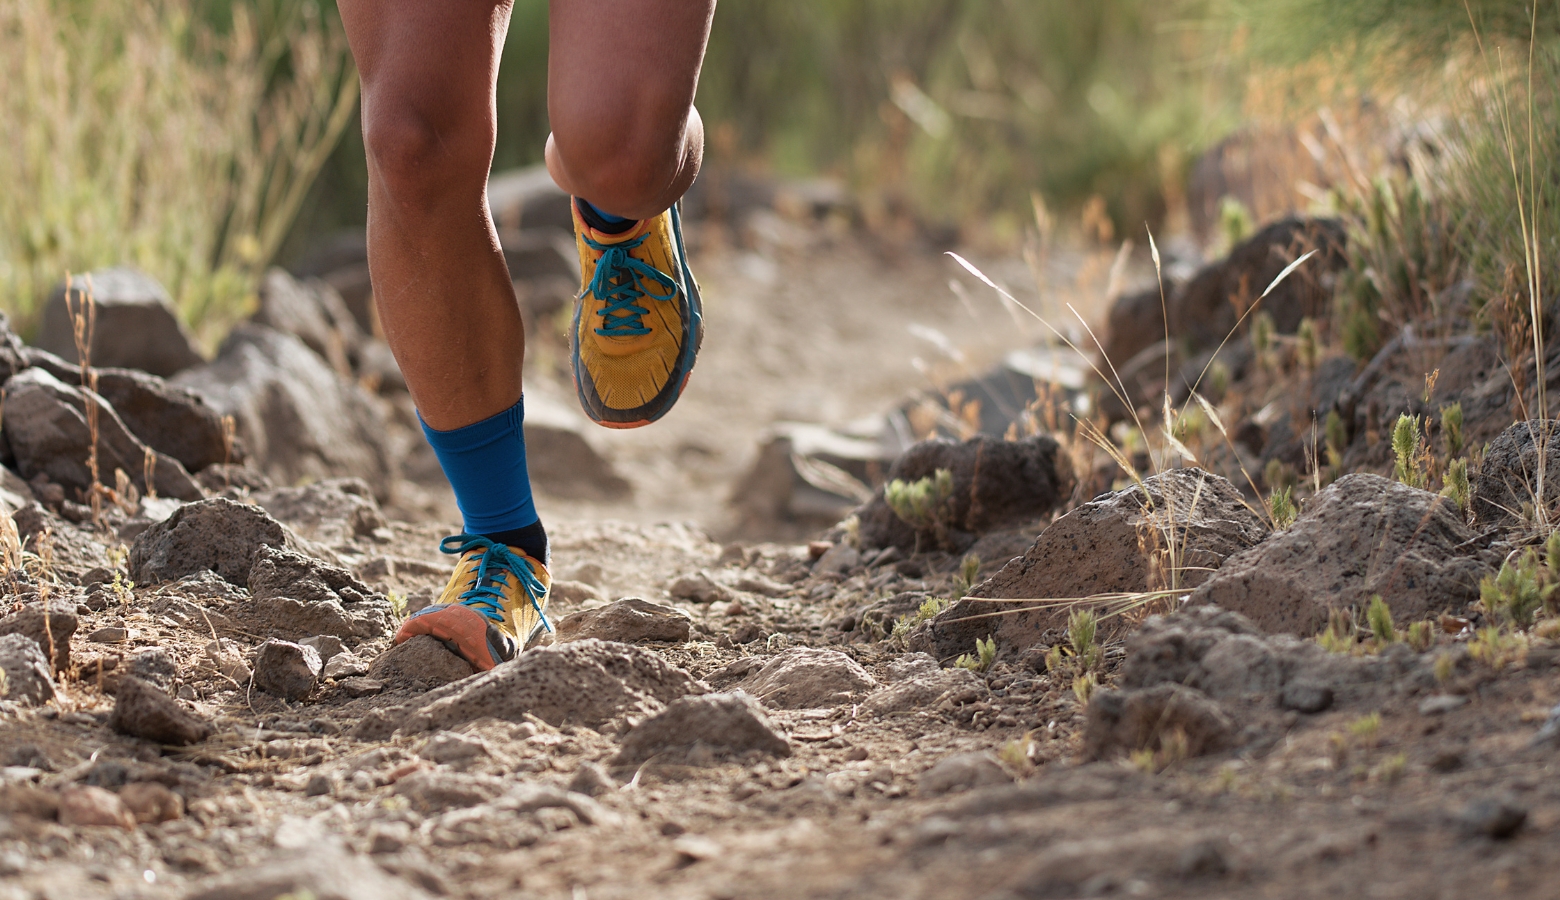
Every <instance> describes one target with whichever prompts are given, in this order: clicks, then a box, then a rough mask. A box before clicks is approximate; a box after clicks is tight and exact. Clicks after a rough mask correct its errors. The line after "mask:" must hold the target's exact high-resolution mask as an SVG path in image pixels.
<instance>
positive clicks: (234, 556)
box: [129, 497, 304, 587]
mask: <svg viewBox="0 0 1560 900" xmlns="http://www.w3.org/2000/svg"><path fill="white" fill-rule="evenodd" d="M261 547H274V548H277V549H286V550H303V549H304V545H303V544H302V542H300V541H299V539H298V537H297V536H296V535H294V534H293V533H292V532H291V531H290V530H289V529H288V528H286V527H285V526H284V525H282V523H280V522H278V521H276V520H275V519H273V518H271V517H270V516H269V515H266V512H265V510H263V509H261V508H260V507H258V506H250V505H248V504H244V503H235V502H234V501H232V500H228V499H226V498H223V497H214V498H212V499H210V500H202V501H200V502H198V503H191V504H189V505H187V506H183V507H180V508H179V510H178V511H177V512H175V513H174V514H173V515H171V516H169V517H168V518H167V519H164V520H163V521H161V522H158V523H157V524H155V525H153V526H151V527H150V528H148V529H146V530H145V531H143V532H141V534H140V536H138V537H137V538H136V539H135V543H134V544H132V545H131V546H130V561H129V568H130V577H131V578H132V579H134V580H135V582H136V583H137V584H141V585H150V584H160V583H162V582H165V581H177V580H178V579H180V578H183V577H184V576H186V575H194V574H196V573H198V572H200V571H202V570H204V569H210V570H211V571H213V572H215V573H217V574H218V575H219V576H221V577H222V579H223V580H224V581H227V582H228V583H229V584H234V585H237V586H239V587H247V586H248V585H249V570H250V569H251V568H252V566H253V563H254V556H255V553H256V551H258V550H259V549H260V548H261Z"/></svg>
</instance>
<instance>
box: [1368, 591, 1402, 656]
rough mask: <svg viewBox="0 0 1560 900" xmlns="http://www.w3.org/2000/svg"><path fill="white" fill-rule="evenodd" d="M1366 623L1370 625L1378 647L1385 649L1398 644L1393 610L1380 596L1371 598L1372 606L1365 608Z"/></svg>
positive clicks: (1371, 633)
mask: <svg viewBox="0 0 1560 900" xmlns="http://www.w3.org/2000/svg"><path fill="white" fill-rule="evenodd" d="M1365 621H1366V622H1367V623H1369V624H1370V636H1371V637H1372V638H1374V639H1375V641H1376V646H1378V647H1385V646H1386V645H1388V644H1393V643H1396V642H1397V638H1398V635H1397V628H1396V627H1394V625H1393V624H1392V608H1391V607H1389V606H1387V601H1385V600H1383V599H1381V595H1380V594H1374V595H1372V596H1371V598H1370V605H1369V606H1367V607H1366V608H1365Z"/></svg>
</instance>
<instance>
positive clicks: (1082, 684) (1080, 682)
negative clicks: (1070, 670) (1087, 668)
mask: <svg viewBox="0 0 1560 900" xmlns="http://www.w3.org/2000/svg"><path fill="white" fill-rule="evenodd" d="M1099 686H1100V682H1099V679H1097V678H1095V677H1094V673H1093V672H1084V673H1083V674H1082V675H1079V676H1078V677H1077V678H1074V679H1073V683H1072V689H1073V696H1074V697H1077V698H1078V705H1079V706H1088V705H1089V698H1090V697H1093V696H1094V689H1095V688H1097V687H1099Z"/></svg>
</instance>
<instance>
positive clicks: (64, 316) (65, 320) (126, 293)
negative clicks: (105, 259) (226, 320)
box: [37, 268, 202, 377]
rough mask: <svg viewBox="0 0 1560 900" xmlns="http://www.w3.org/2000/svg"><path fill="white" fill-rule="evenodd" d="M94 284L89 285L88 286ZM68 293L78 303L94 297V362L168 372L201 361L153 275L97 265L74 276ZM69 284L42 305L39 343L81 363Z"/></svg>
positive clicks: (51, 351) (158, 373)
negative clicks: (68, 296)
mask: <svg viewBox="0 0 1560 900" xmlns="http://www.w3.org/2000/svg"><path fill="white" fill-rule="evenodd" d="M89 285H90V287H89ZM69 293H70V294H71V295H72V296H71V297H70V301H71V303H73V304H75V305H76V306H77V307H78V308H79V307H80V305H81V303H82V301H83V300H84V299H86V296H88V295H90V297H91V300H92V305H93V307H94V310H93V322H92V342H91V345H90V347H89V348H88V349H89V352H90V355H91V360H90V361H91V363H92V365H94V366H115V367H119V368H125V369H140V370H141V371H143V372H150V373H152V374H153V375H161V376H163V377H167V376H169V375H172V374H174V373H175V372H179V371H181V370H184V369H188V368H189V367H191V366H196V365H200V363H201V361H202V360H201V357H200V353H199V352H197V351H196V349H195V344H194V341H193V340H192V339H191V338H190V333H189V331H188V330H186V329H185V327H184V325H183V323H181V322H180V321H179V317H178V315H177V314H176V313H175V312H174V309H173V300H172V298H170V297H169V296H168V292H167V291H166V290H164V289H163V286H162V285H160V284H158V283H157V282H156V280H155V279H153V278H152V277H151V276H149V275H147V274H145V273H144V272H140V271H137V270H135V269H131V268H115V269H99V270H98V271H96V272H92V273H91V274H89V275H86V276H83V277H80V278H76V279H73V281H72V284H71V285H70V291H69ZM66 294H67V286H66V285H63V284H62V285H60V286H58V287H56V288H55V289H54V293H53V294H52V295H50V297H49V302H48V304H47V305H46V306H44V308H43V326H42V327H41V328H40V329H39V332H38V340H37V345H38V346H39V347H42V348H43V349H45V350H47V351H49V352H50V353H55V354H58V355H59V356H61V357H64V358H65V359H67V360H70V361H71V362H79V359H80V358H79V356H78V355H77V353H76V338H75V332H74V330H73V324H72V322H71V312H70V309H69V306H70V304H68V303H67V297H66Z"/></svg>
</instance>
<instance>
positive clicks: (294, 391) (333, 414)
mask: <svg viewBox="0 0 1560 900" xmlns="http://www.w3.org/2000/svg"><path fill="white" fill-rule="evenodd" d="M176 382H177V383H178V384H180V385H183V386H185V387H189V388H192V389H194V390H195V391H197V392H198V393H200V394H201V395H202V396H204V397H205V398H206V400H207V402H209V403H210V404H211V405H212V406H213V407H215V408H216V409H217V410H218V411H219V412H222V413H225V414H227V415H231V416H233V418H234V419H235V421H236V423H237V430H238V435H239V437H241V438H243V440H244V445H245V447H246V448H248V451H249V453H250V456H251V461H252V463H253V464H254V465H255V467H256V468H258V469H260V470H261V471H262V472H264V473H265V474H266V475H268V476H269V477H270V478H271V479H272V480H274V481H276V482H278V483H281V484H296V483H298V482H299V481H304V480H319V479H323V478H329V477H333V476H356V477H358V478H362V479H363V480H364V481H366V482H368V484H370V485H372V486H373V488H374V491H375V494H376V496H378V497H379V499H381V500H386V499H388V498H389V494H390V490H391V483H392V481H393V476H394V475H395V472H396V470H397V464H396V459H395V453H394V449H393V444H392V443H391V442H390V441H387V440H386V434H387V433H388V432H389V428H388V421H387V418H386V415H385V411H384V409H383V407H382V406H381V405H380V404H381V401H379V400H378V399H377V398H376V397H374V396H372V395H371V394H369V393H368V392H367V391H365V390H364V389H363V388H362V387H361V386H359V385H358V384H357V383H356V382H355V381H353V380H351V379H350V378H347V377H345V376H343V375H342V374H341V373H339V372H337V371H335V370H334V369H332V368H331V367H330V365H329V364H328V363H326V362H325V360H323V359H321V358H320V357H319V356H318V355H316V354H315V353H314V351H312V350H310V349H309V348H308V346H307V345H305V344H304V343H303V342H302V341H300V340H298V339H297V338H295V337H293V336H291V335H288V334H284V333H282V332H280V331H276V330H275V329H272V328H266V327H264V326H260V325H255V324H243V325H239V326H238V327H236V328H234V329H233V332H232V333H231V334H230V335H228V338H227V340H225V341H223V343H222V347H221V349H220V350H219V351H218V353H217V358H216V360H215V361H213V362H212V363H211V364H209V365H206V366H202V367H200V368H197V369H192V370H190V371H187V372H184V373H182V374H180V376H179V377H178V378H177V379H176Z"/></svg>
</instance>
